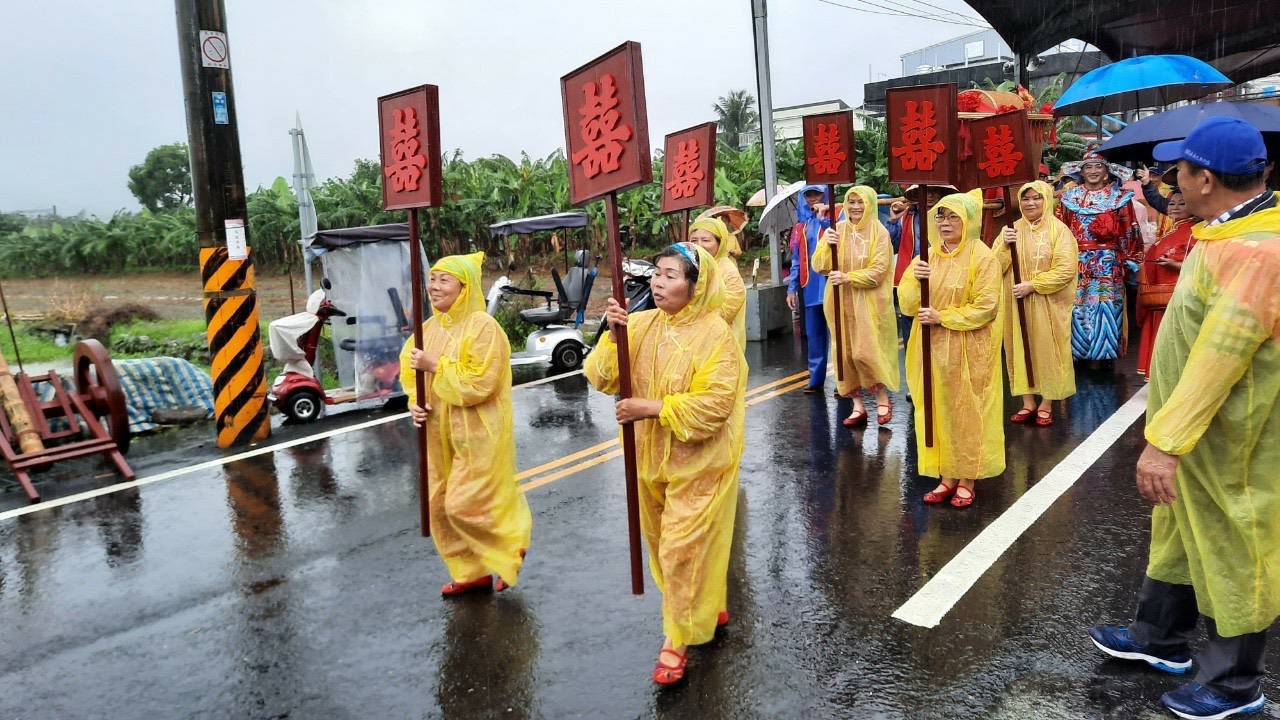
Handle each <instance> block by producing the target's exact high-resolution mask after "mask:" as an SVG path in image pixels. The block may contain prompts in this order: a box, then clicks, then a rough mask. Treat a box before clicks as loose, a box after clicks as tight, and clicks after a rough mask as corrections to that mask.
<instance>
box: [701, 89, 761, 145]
mask: <svg viewBox="0 0 1280 720" xmlns="http://www.w3.org/2000/svg"><path fill="white" fill-rule="evenodd" d="M711 109H712V110H714V111H715V113H716V126H717V127H719V128H720V134H721V137H723V138H724V139H725V140H727V141H728V142H729V144H730V145H733V146H735V147H736V146H737V145H738V143H739V142H740V138H741V136H742V133H749V132H756V131H758V130H759V129H760V113H759V112H757V111H756V99H755V97H754V96H752V94H751V93H749V92H747V91H746V90H730V91H729V94H728V95H724V96H722V97H720V98H718V99H717V100H716V103H715V104H714V105H712V106H711Z"/></svg>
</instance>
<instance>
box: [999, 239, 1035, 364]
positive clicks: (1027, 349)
mask: <svg viewBox="0 0 1280 720" xmlns="http://www.w3.org/2000/svg"><path fill="white" fill-rule="evenodd" d="M1028 222H1030V221H1028ZM1010 227H1013V226H1012V225H1010ZM1002 234H1003V233H1002ZM1009 255H1010V258H1011V260H1012V262H1011V263H1010V266H1011V267H1012V268H1013V284H1014V285H1020V284H1022V269H1021V268H1020V267H1019V266H1018V244H1017V243H1014V244H1012V245H1010V246H1009ZM1025 299H1026V298H1017V305H1018V332H1020V333H1021V334H1022V360H1023V362H1025V363H1026V364H1027V385H1029V386H1031V387H1035V384H1036V371H1035V369H1034V368H1032V367H1031V338H1030V335H1028V333H1027V311H1026V306H1025V305H1024V304H1023V302H1022V301H1023V300H1025Z"/></svg>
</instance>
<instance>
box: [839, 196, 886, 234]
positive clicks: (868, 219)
mask: <svg viewBox="0 0 1280 720" xmlns="http://www.w3.org/2000/svg"><path fill="white" fill-rule="evenodd" d="M855 195H856V196H857V197H860V198H862V208H863V209H862V219H861V220H859V221H858V223H857V224H856V225H854V226H853V229H854V230H857V231H858V233H859V234H861V235H865V234H866V233H867V229H868V228H870V227H871V223H873V222H879V221H880V218H879V217H878V216H877V213H876V191H875V190H874V189H872V188H870V187H867V186H866V185H854V186H853V187H851V188H849V189H848V190H846V191H845V193H844V204H845V207H844V208H843V211H844V215H843V217H844V218H846V220H845V221H846V222H848V220H847V218H848V217H849V198H852V197H854V196H855Z"/></svg>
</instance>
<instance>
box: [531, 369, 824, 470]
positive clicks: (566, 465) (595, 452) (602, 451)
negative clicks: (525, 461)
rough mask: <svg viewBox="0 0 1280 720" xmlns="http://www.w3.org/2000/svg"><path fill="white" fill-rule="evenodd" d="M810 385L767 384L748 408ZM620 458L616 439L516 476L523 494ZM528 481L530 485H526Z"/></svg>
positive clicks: (798, 381)
mask: <svg viewBox="0 0 1280 720" xmlns="http://www.w3.org/2000/svg"><path fill="white" fill-rule="evenodd" d="M807 384H809V373H808V371H801V372H798V373H796V374H794V375H788V376H787V377H784V378H782V379H780V380H774V381H773V382H768V383H765V384H764V385H761V386H759V387H755V388H752V389H750V390H748V391H747V407H751V406H753V405H758V404H760V403H762V402H764V401H766V400H770V399H772V398H775V397H777V396H779V395H783V394H786V393H789V392H792V391H795V390H799V389H800V388H802V387H804V386H805V385H807ZM617 457H622V448H621V447H620V446H619V442H618V438H614V439H612V440H607V441H605V442H602V443H600V444H598V445H592V446H591V447H589V448H586V449H584V450H579V451H578V452H575V453H572V454H569V455H565V456H564V457H562V458H559V459H556V460H552V461H551V462H549V463H544V464H542V465H539V466H537V467H533V468H529V469H528V470H523V471H521V472H519V473H517V474H516V482H518V483H521V485H520V490H521V491H522V492H529V491H530V490H533V489H534V488H539V487H542V486H543V485H547V484H549V483H553V482H555V481H556V480H559V479H560V478H563V477H568V476H569V475H573V474H575V473H579V472H582V471H583V470H586V469H587V468H593V467H595V466H596V465H600V464H603V463H606V462H609V461H610V460H612V459H614V458H617ZM526 480H528V482H525V481H526Z"/></svg>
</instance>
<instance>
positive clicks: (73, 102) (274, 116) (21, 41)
mask: <svg viewBox="0 0 1280 720" xmlns="http://www.w3.org/2000/svg"><path fill="white" fill-rule="evenodd" d="M840 1H841V2H844V3H845V4H848V5H854V4H860V3H859V2H858V0H840ZM899 1H900V2H911V3H912V5H915V6H919V5H920V3H919V2H916V1H915V0H899ZM926 4H931V5H936V6H939V7H945V8H948V9H952V10H958V11H961V12H964V13H966V14H972V11H971V10H970V9H969V7H968V6H967V5H965V4H964V3H963V2H959V1H958V0H929V2H928V3H926ZM226 7H227V16H228V20H229V28H228V34H229V44H230V48H231V63H232V65H231V68H232V72H233V79H234V82H235V90H236V103H237V106H238V111H239V118H238V119H239V123H240V139H241V148H242V152H243V153H244V168H245V182H246V184H247V185H248V186H249V188H250V189H252V188H254V187H257V186H258V185H268V184H270V183H271V181H272V180H273V179H274V178H275V177H276V176H278V175H284V176H286V177H288V176H289V175H290V174H291V172H292V160H291V155H290V147H289V136H288V129H289V128H290V127H292V123H293V118H294V112H295V111H298V112H300V113H301V114H302V120H303V125H304V127H305V129H306V131H307V138H308V141H309V142H310V145H311V153H312V158H313V159H314V162H315V168H316V173H317V175H319V176H320V177H321V178H324V177H329V176H333V175H346V174H347V173H348V172H349V171H350V168H351V163H352V160H354V159H355V158H357V157H373V156H375V155H376V154H377V128H376V122H375V112H376V109H375V98H376V97H377V96H378V95H381V94H385V93H387V92H391V91H394V90H398V89H401V88H404V87H409V86H412V85H418V84H421V83H424V82H426V83H433V84H436V85H438V86H439V87H440V106H441V108H440V111H441V140H442V143H443V145H444V146H445V147H446V148H455V147H457V148H461V149H462V150H463V151H464V153H465V154H466V156H468V157H477V156H483V155H488V154H491V153H503V154H506V155H510V156H516V155H518V154H519V153H520V151H522V150H524V151H528V152H529V153H530V154H531V155H535V156H540V155H545V154H547V153H550V152H551V151H553V150H555V149H556V148H557V147H560V146H561V145H562V144H563V141H564V131H563V126H562V121H561V117H560V96H559V77H560V75H562V74H564V73H565V72H567V71H569V70H571V69H573V68H575V67H577V66H578V65H581V64H582V63H584V62H586V61H587V60H589V59H591V58H592V57H594V56H596V55H598V54H599V53H601V52H603V51H605V50H608V49H610V48H612V47H614V46H616V45H617V44H619V43H621V42H622V41H624V40H636V41H639V42H640V43H641V45H642V46H643V51H644V69H645V87H646V91H647V95H648V105H649V127H650V136H651V137H652V138H654V139H655V140H654V144H655V145H660V143H661V137H662V136H663V135H665V134H666V133H668V132H671V131H673V130H678V129H681V128H684V127H688V126H691V125H695V124H697V123H700V122H706V121H707V120H711V119H714V116H713V115H712V112H711V104H712V103H713V102H714V101H715V99H716V97H718V96H719V95H722V94H724V92H725V91H727V90H730V89H734V88H745V89H749V90H750V91H751V92H752V94H754V93H755V73H754V68H753V62H754V60H753V58H754V55H753V45H752V34H751V11H750V0H644V1H632V2H612V1H608V0H559V1H553V0H535V1H528V0H526V1H525V2H501V3H499V2H481V1H480V0H454V1H448V2H446V1H444V0H416V1H410V0H314V1H313V2H283V1H279V0H226ZM862 7H864V8H867V9H871V8H870V7H869V6H867V5H862ZM769 24H770V52H771V55H772V65H773V91H774V105H775V106H778V107H782V106H786V105H796V104H801V103H807V102H810V101H814V100H824V99H830V98H832V97H837V96H838V97H840V98H842V99H844V100H846V101H847V102H849V103H850V104H853V105H857V104H858V103H860V102H861V100H862V84H863V83H865V82H866V81H867V79H868V74H869V73H870V74H872V76H874V77H875V78H877V79H882V77H883V76H882V75H881V74H884V76H889V77H892V76H896V75H898V74H899V68H900V63H899V55H901V54H902V53H904V52H906V51H908V50H912V49H915V48H919V47H923V46H925V45H929V44H932V43H934V42H938V41H940V40H944V39H947V38H949V37H953V36H956V35H960V34H963V33H965V32H968V31H971V30H973V29H974V28H972V27H968V26H965V25H953V24H950V23H944V22H934V21H925V20H916V19H912V18H905V17H901V16H886V15H881V14H872V13H870V12H857V11H853V10H849V9H845V8H842V7H837V6H835V5H833V4H829V3H823V2H820V0H771V2H770V3H769ZM0 28H4V29H5V32H4V41H3V42H2V43H0V103H2V105H0V210H26V209H35V208H47V207H50V206H54V205H56V206H57V208H58V211H59V212H60V213H63V214H73V213H75V212H77V211H79V210H81V209H84V210H87V211H89V212H91V213H94V214H98V215H101V216H107V215H110V214H111V213H112V212H113V211H115V210H116V209H119V208H126V209H136V208H137V204H136V203H135V201H134V199H133V196H132V195H131V194H130V193H129V190H128V188H127V186H126V182H127V172H128V170H129V167H130V166H131V165H134V164H136V163H138V162H140V161H141V160H142V158H143V157H144V156H145V155H146V153H147V151H148V150H150V149H151V148H153V147H155V146H157V145H162V144H165V143H169V142H174V141H177V140H181V141H183V142H185V141H186V121H185V118H184V115H183V107H182V92H181V90H182V88H181V79H180V77H179V74H178V67H177V62H178V60H177V31H176V29H175V22H174V13H173V5H172V4H171V3H170V2H166V0H113V1H112V2H93V1H92V0H5V2H3V3H0Z"/></svg>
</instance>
